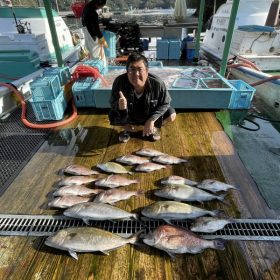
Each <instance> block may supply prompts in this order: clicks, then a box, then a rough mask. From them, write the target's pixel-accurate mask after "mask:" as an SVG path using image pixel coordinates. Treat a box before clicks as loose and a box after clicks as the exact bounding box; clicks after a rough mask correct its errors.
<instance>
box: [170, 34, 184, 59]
mask: <svg viewBox="0 0 280 280" xmlns="http://www.w3.org/2000/svg"><path fill="white" fill-rule="evenodd" d="M180 56H181V40H175V39H172V40H169V51H168V58H169V59H176V60H178V59H180Z"/></svg>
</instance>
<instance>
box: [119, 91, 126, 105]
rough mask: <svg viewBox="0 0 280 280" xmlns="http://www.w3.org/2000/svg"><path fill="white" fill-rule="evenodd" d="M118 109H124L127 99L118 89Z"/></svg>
mask: <svg viewBox="0 0 280 280" xmlns="http://www.w3.org/2000/svg"><path fill="white" fill-rule="evenodd" d="M119 96H120V98H119V109H120V110H126V109H127V100H126V98H125V96H124V95H123V93H122V91H119Z"/></svg>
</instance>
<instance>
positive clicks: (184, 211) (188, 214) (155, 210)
mask: <svg viewBox="0 0 280 280" xmlns="http://www.w3.org/2000/svg"><path fill="white" fill-rule="evenodd" d="M219 212H220V211H219V210H214V211H209V210H205V209H202V208H199V207H195V206H192V205H189V204H187V203H182V202H177V201H157V202H154V203H152V204H150V205H148V206H145V207H144V208H143V209H142V211H141V213H142V214H143V215H144V216H146V217H148V218H151V219H162V220H164V221H166V222H167V223H168V224H170V223H171V221H170V220H183V219H196V218H198V217H201V216H206V215H210V216H216V215H217V214H218V213H219Z"/></svg>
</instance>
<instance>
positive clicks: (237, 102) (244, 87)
mask: <svg viewBox="0 0 280 280" xmlns="http://www.w3.org/2000/svg"><path fill="white" fill-rule="evenodd" d="M229 83H230V84H231V85H232V86H233V87H234V90H233V92H232V95H231V98H230V103H229V109H248V108H250V105H251V101H252V99H253V96H254V93H255V91H256V89H255V88H253V87H252V86H250V85H248V84H247V83H246V82H244V81H242V80H229Z"/></svg>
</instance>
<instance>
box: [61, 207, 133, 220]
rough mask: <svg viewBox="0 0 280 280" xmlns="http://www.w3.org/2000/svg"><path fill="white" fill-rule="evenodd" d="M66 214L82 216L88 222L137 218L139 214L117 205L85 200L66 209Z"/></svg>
mask: <svg viewBox="0 0 280 280" xmlns="http://www.w3.org/2000/svg"><path fill="white" fill-rule="evenodd" d="M63 214H64V215H65V216H68V217H73V218H80V219H82V220H83V221H84V222H85V223H86V224H88V221H89V220H96V221H104V220H120V219H129V218H134V219H137V215H136V214H133V213H129V212H126V211H124V210H122V209H120V208H117V207H115V206H112V205H109V204H104V203H96V202H85V203H80V204H78V205H74V206H73V207H70V208H68V209H66V210H65V211H64V213H63Z"/></svg>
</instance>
